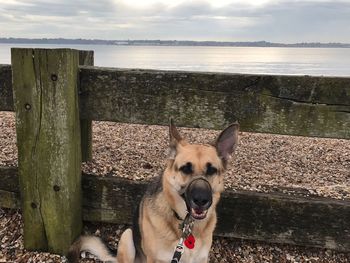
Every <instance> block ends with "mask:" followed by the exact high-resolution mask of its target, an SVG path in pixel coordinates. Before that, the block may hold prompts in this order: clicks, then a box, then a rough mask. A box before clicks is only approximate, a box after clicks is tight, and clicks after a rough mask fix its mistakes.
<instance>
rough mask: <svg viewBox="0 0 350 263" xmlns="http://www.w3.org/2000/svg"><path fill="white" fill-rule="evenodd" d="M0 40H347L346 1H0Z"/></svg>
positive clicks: (349, 3) (349, 12)
mask: <svg viewBox="0 0 350 263" xmlns="http://www.w3.org/2000/svg"><path fill="white" fill-rule="evenodd" d="M0 37H23V38H58V37H62V38H85V39H110V40H114V39H115V40H126V39H133V40H135V39H148V40H152V39H161V40H198V41H205V40H209V41H262V40H265V41H270V42H280V43H297V42H298V43H299V42H342V43H350V0H342V1H341V0H334V1H332V0H193V1H191V0H187V1H183V0H179V1H176V0H55V1H52V0H30V1H27V0H0Z"/></svg>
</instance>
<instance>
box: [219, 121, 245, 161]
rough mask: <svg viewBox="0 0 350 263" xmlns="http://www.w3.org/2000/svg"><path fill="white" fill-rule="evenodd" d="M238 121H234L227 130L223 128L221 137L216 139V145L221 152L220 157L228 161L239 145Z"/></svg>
mask: <svg viewBox="0 0 350 263" xmlns="http://www.w3.org/2000/svg"><path fill="white" fill-rule="evenodd" d="M238 132H239V124H238V122H235V123H232V124H231V125H230V126H228V127H227V128H226V129H225V130H223V131H222V132H221V133H220V135H219V137H218V138H217V139H216V142H215V147H216V150H217V152H218V154H219V157H220V158H221V159H222V160H223V161H224V162H227V160H228V159H229V157H230V155H231V154H232V153H233V152H234V150H235V149H236V147H237V145H238Z"/></svg>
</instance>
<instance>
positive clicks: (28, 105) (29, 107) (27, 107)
mask: <svg viewBox="0 0 350 263" xmlns="http://www.w3.org/2000/svg"><path fill="white" fill-rule="evenodd" d="M24 108H25V109H26V110H30V109H31V108H32V106H31V105H30V104H29V103H26V104H25V105H24Z"/></svg>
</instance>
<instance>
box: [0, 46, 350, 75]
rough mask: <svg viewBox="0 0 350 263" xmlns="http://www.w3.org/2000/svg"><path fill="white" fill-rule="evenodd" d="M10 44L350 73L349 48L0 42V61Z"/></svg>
mask: <svg viewBox="0 0 350 263" xmlns="http://www.w3.org/2000/svg"><path fill="white" fill-rule="evenodd" d="M11 47H39V48H63V47H70V48H75V49H80V50H94V51H95V65H96V66H104V67H118V68H143V69H163V70H186V71H210V72H231V73H250V74H281V75H313V76H320V75H324V76H350V48H273V47H268V48H265V47H193V46H190V47H175V46H107V45H70V46H66V45H65V46H64V45H31V44H0V64H10V61H11V55H10V48H11Z"/></svg>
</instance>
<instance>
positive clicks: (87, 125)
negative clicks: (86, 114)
mask: <svg viewBox="0 0 350 263" xmlns="http://www.w3.org/2000/svg"><path fill="white" fill-rule="evenodd" d="M79 65H84V66H93V65H94V51H87V50H80V51H79ZM80 129H81V157H82V161H83V162H87V161H91V160H92V121H91V120H83V119H81V120H80Z"/></svg>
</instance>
